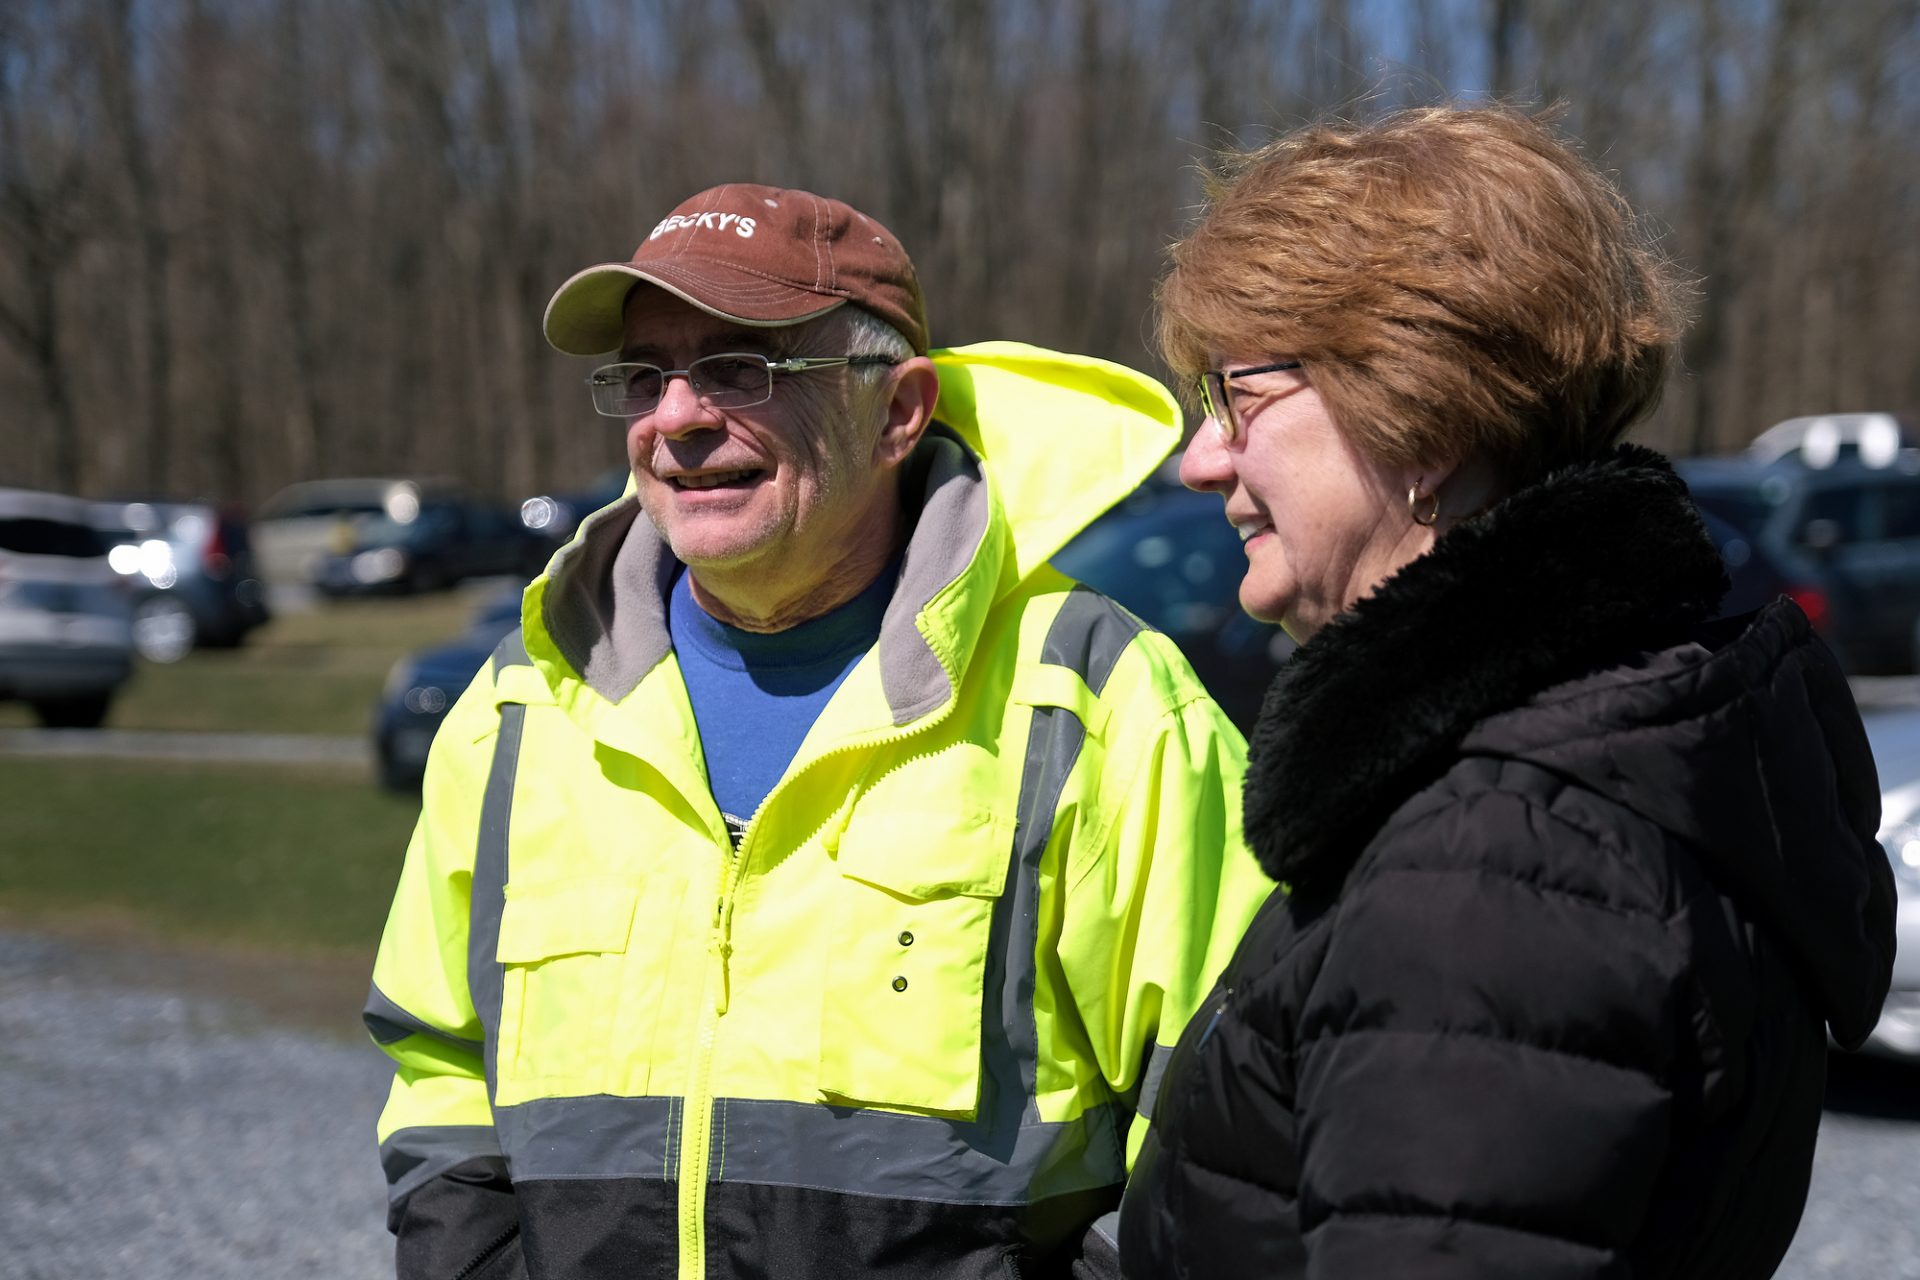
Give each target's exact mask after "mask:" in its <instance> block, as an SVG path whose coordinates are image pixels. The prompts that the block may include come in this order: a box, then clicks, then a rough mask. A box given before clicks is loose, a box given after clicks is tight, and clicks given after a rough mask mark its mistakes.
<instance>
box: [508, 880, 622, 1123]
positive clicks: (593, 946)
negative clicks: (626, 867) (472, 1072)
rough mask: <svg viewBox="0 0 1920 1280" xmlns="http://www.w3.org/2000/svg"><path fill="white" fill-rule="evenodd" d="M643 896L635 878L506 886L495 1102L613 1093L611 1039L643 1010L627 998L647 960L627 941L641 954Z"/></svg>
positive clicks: (617, 1035) (619, 1038)
mask: <svg viewBox="0 0 1920 1280" xmlns="http://www.w3.org/2000/svg"><path fill="white" fill-rule="evenodd" d="M640 901H641V893H640V886H639V885H638V884H636V883H633V882H630V881H623V880H618V879H612V878H607V879H574V880H566V881H560V882H552V883H539V882H536V883H531V884H524V883H519V884H516V883H510V884H508V885H507V892H506V903H505V906H504V908H503V909H502V911H501V915H500V940H499V946H498V951H497V958H498V960H499V962H500V968H501V974H502V981H501V999H500V1043H499V1056H498V1073H499V1078H498V1081H497V1085H496V1092H495V1101H496V1103H498V1104H499V1105H503V1106H505V1105H510V1104H512V1103H514V1102H520V1101H524V1100H526V1099H528V1098H538V1097H556V1096H578V1095H581V1094H588V1093H602V1092H610V1091H613V1090H612V1088H611V1085H612V1083H613V1079H612V1078H613V1075H614V1073H613V1071H612V1069H611V1059H612V1053H613V1046H614V1045H615V1043H616V1042H617V1041H620V1040H624V1039H627V1038H628V1037H627V1036H626V1035H625V1034H623V1032H624V1030H625V1028H623V1025H622V1024H623V1022H624V1021H627V1020H630V1019H632V1018H633V1017H635V1016H638V1015H639V1013H640V1010H637V1009H636V1008H634V1005H633V1002H632V1001H631V1000H630V998H629V997H630V994H631V992H632V990H633V989H634V986H635V981H634V974H633V972H632V970H633V966H634V963H636V962H638V961H642V960H644V955H637V954H630V951H631V950H632V947H631V944H633V943H634V942H635V940H636V938H638V939H639V940H640V950H641V951H642V952H644V950H645V949H646V945H645V938H646V935H647V933H648V932H649V925H648V924H647V923H646V922H638V923H637V922H636V918H635V917H636V912H637V909H638V907H639V904H640ZM620 1066H621V1072H620V1075H621V1076H622V1077H623V1079H630V1071H629V1069H628V1068H629V1066H630V1064H629V1063H627V1062H624V1061H623V1062H622V1063H621V1064H620ZM642 1083H643V1086H644V1082H642Z"/></svg>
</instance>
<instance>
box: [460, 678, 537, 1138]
mask: <svg viewBox="0 0 1920 1280" xmlns="http://www.w3.org/2000/svg"><path fill="white" fill-rule="evenodd" d="M526 720H527V709H526V708H525V707H523V706H521V705H520V704H519V703H517V702H508V703H503V704H502V705H501V707H500V736H499V738H498V739H496V740H495V742H494V744H493V767H492V768H491V769H490V770H489V771H488V773H487V790H486V794H485V796H484V797H483V798H482V799H481V801H480V839H479V843H478V845H477V847H476V848H475V849H474V852H473V885H472V895H473V896H472V904H471V906H470V908H469V911H468V917H467V992H468V994H469V995H471V996H472V997H473V1009H474V1012H475V1013H477V1014H478V1015H479V1016H480V1026H481V1028H482V1029H483V1030H484V1031H485V1033H486V1067H487V1097H488V1099H489V1100H491V1099H492V1097H493V1092H494V1084H495V1082H496V1081H498V1080H499V1078H500V1073H499V1061H500V997H501V992H502V990H503V989H504V986H505V977H504V975H503V974H502V973H501V970H500V962H499V961H498V960H496V959H495V958H494V956H495V954H496V953H497V952H498V951H499V949H500V912H501V911H502V909H503V908H504V907H505V906H506V902H507V832H508V830H509V828H510V827H511V825H512V820H513V781H514V778H515V777H516V776H517V775H518V773H519V772H520V734H521V731H522V729H524V728H525V726H526Z"/></svg>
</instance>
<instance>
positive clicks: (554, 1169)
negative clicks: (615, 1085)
mask: <svg viewBox="0 0 1920 1280" xmlns="http://www.w3.org/2000/svg"><path fill="white" fill-rule="evenodd" d="M678 1103H679V1099H678V1098H669V1097H650V1098H616V1097H611V1096H608V1095H606V1094H592V1095H590V1096H587V1097H583V1098H534V1099H531V1100H529V1101H526V1102H518V1103H515V1104H514V1105H513V1106H510V1107H499V1108H497V1109H496V1110H495V1111H494V1113H493V1124H494V1128H495V1129H497V1130H498V1131H499V1134H500V1142H501V1144H502V1145H503V1146H505V1147H506V1149H507V1150H508V1151H511V1152H512V1153H513V1178H514V1181H516V1182H522V1181H525V1180H527V1179H529V1178H665V1179H668V1180H672V1179H673V1178H674V1176H675V1174H676V1173H677V1172H678V1171H677V1169H676V1168H675V1166H676V1165H677V1164H678V1160H677V1158H676V1157H677V1156H678V1155H679V1151H678V1150H677V1143H676V1142H675V1137H676V1134H675V1132H674V1127H675V1125H676V1124H678V1122H679V1117H678V1115H677V1114H676V1112H677V1110H678Z"/></svg>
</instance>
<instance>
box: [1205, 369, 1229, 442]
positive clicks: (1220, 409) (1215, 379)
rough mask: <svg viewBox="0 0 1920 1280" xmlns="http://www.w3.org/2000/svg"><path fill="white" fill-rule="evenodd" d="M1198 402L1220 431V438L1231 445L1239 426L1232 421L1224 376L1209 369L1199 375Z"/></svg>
mask: <svg viewBox="0 0 1920 1280" xmlns="http://www.w3.org/2000/svg"><path fill="white" fill-rule="evenodd" d="M1200 402H1201V405H1202V406H1203V407H1204V408H1205V409H1206V411H1207V416H1208V417H1209V418H1212V419H1213V421H1214V424H1215V425H1216V426H1217V427H1218V428H1219V429H1220V438H1221V439H1222V440H1224V441H1226V442H1227V443H1229V444H1231V443H1232V442H1233V437H1234V432H1235V429H1236V428H1237V427H1238V425H1239V424H1238V423H1236V422H1235V421H1234V420H1233V403H1232V401H1230V400H1228V399H1227V375H1226V374H1224V373H1221V372H1220V371H1219V370H1217V369H1211V370H1208V371H1207V372H1206V373H1203V374H1201V375H1200Z"/></svg>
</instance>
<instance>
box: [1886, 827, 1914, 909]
mask: <svg viewBox="0 0 1920 1280" xmlns="http://www.w3.org/2000/svg"><path fill="white" fill-rule="evenodd" d="M1880 844H1881V845H1882V847H1884V848H1885V849H1886V851H1887V860H1888V861H1889V862H1891V863H1893V878H1894V879H1895V880H1898V881H1899V882H1900V891H1901V892H1902V893H1911V894H1916V895H1920V824H1915V823H1912V822H1896V823H1894V824H1893V825H1892V826H1891V827H1888V828H1887V829H1886V830H1885V831H1883V832H1881V833H1880Z"/></svg>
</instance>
